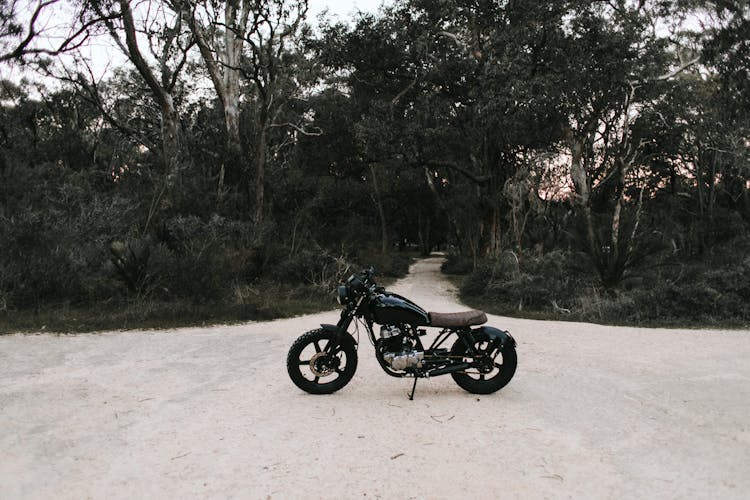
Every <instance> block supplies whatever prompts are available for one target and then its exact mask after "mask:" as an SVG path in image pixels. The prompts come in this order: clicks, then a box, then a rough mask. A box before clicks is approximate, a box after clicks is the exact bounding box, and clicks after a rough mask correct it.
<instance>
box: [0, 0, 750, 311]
mask: <svg viewBox="0 0 750 500" xmlns="http://www.w3.org/2000/svg"><path fill="white" fill-rule="evenodd" d="M53 3H54V2H53ZM14 5H15V4H13V3H12V2H11V3H9V2H3V1H0V29H1V30H2V31H3V32H2V33H0V53H1V54H0V64H3V63H2V58H3V57H5V58H7V60H9V61H13V62H23V63H24V64H25V65H27V66H26V67H32V66H33V67H35V68H37V69H39V70H41V71H43V72H44V74H45V75H47V77H49V76H51V75H52V76H54V75H56V76H58V77H59V78H60V80H59V85H57V86H55V87H54V88H45V87H44V86H43V85H41V84H36V85H35V86H34V90H33V91H32V89H31V87H32V86H31V84H30V83H29V81H27V80H20V81H17V82H10V81H7V80H3V81H0V315H4V316H5V319H7V318H8V317H9V316H10V315H11V313H12V314H20V315H24V314H27V315H35V314H40V315H42V314H44V310H48V309H50V310H60V311H65V310H75V311H77V312H76V313H75V314H79V312H81V311H83V310H85V309H86V308H92V309H97V308H103V309H105V310H109V311H110V312H111V314H112V317H119V318H120V319H122V321H124V322H126V323H127V324H132V323H131V322H132V321H133V320H134V318H135V317H137V313H136V312H137V311H141V312H143V317H144V318H151V319H154V321H156V320H155V318H156V316H158V315H159V314H163V315H165V316H169V315H170V314H171V313H169V312H168V309H169V306H168V305H170V304H172V305H174V307H175V310H176V311H182V312H183V313H185V311H186V310H188V309H189V308H190V306H191V305H193V306H194V307H195V310H196V311H198V312H196V314H195V315H192V316H191V315H189V314H187V313H185V314H184V315H185V316H186V317H187V316H190V317H192V318H193V319H194V320H195V321H199V318H200V317H203V318H206V319H212V318H213V316H212V315H211V313H210V307H209V305H210V304H213V306H211V307H218V309H219V310H221V311H223V312H221V313H217V316H216V317H217V318H218V317H219V316H221V318H223V319H227V318H231V317H232V315H233V314H235V315H236V317H237V318H243V319H244V318H250V317H255V316H254V315H258V316H262V315H266V314H269V315H270V314H281V313H283V309H284V307H286V306H284V304H285V303H286V304H287V305H288V307H289V308H291V309H298V308H300V304H301V303H302V302H303V300H304V297H306V296H308V295H311V294H317V295H316V296H320V297H322V296H324V295H326V294H324V293H321V292H323V291H327V290H330V289H331V288H332V287H333V286H335V284H336V283H337V282H338V280H339V279H340V278H341V277H342V275H345V274H346V273H347V272H350V271H351V270H352V269H353V268H354V269H356V268H362V267H366V266H369V265H374V266H375V267H376V269H377V271H378V274H379V275H380V276H383V277H397V276H402V275H403V274H404V273H406V272H407V270H408V265H409V262H410V260H411V257H412V256H413V255H414V252H418V253H419V254H422V255H427V254H429V253H430V252H431V251H433V250H435V249H450V252H451V253H450V255H449V257H448V260H447V262H446V264H445V266H444V271H445V272H448V273H453V274H466V280H465V283H464V286H463V288H462V291H463V293H464V295H465V296H466V297H468V298H470V299H471V300H478V301H485V302H488V303H490V304H495V305H496V306H497V307H499V308H501V309H502V310H503V311H506V312H510V311H515V312H518V311H519V310H521V311H522V312H525V313H528V312H529V311H537V312H549V313H551V314H553V315H557V316H562V317H571V318H572V317H575V318H579V319H585V320H592V321H636V322H658V321H660V320H662V319H664V320H669V321H673V320H677V319H678V318H684V319H685V320H690V321H692V320H695V321H714V320H717V321H718V320H719V319H720V318H727V320H728V321H737V322H742V321H743V320H744V319H743V318H746V317H747V305H746V304H747V302H748V301H747V288H746V283H747V278H748V275H747V269H746V264H745V263H742V264H740V262H744V261H742V259H741V258H738V257H737V256H738V255H746V254H747V247H746V246H744V245H745V243H744V242H745V241H746V238H747V235H748V234H750V148H748V142H747V138H748V137H750V113H748V112H747V111H748V105H749V104H750V101H749V100H748V95H750V93H748V92H747V71H748V51H747V43H746V42H747V32H748V26H749V25H748V21H747V19H748V16H747V14H748V8H747V6H745V5H739V4H737V5H735V4H734V3H732V2H709V1H697V0H696V1H689V2H683V1H679V2H678V1H661V0H659V1H656V0H654V1H651V0H647V1H642V2H628V1H620V0H617V1H612V2H584V1H580V0H566V1H562V2H546V1H541V0H529V1H524V2H505V1H503V2H474V1H468V0H456V1H453V2H435V1H426V0H399V1H397V2H394V3H393V4H391V5H390V6H389V7H386V8H383V9H382V10H380V11H379V12H377V13H361V14H359V15H357V16H356V17H355V19H354V20H353V22H352V23H351V24H347V23H335V22H333V21H330V20H328V21H324V22H323V23H322V24H321V25H320V27H319V28H320V29H319V30H317V31H314V30H312V29H310V27H309V26H306V25H305V24H304V22H303V21H304V14H305V12H306V5H307V4H306V2H305V1H304V0H268V1H265V0H264V1H261V2H260V3H258V4H257V5H256V7H257V8H258V11H257V12H256V14H257V15H249V17H248V18H247V20H245V21H243V19H242V18H241V16H240V15H239V13H238V12H241V9H240V10H239V11H238V10H237V9H233V8H227V9H225V8H224V7H226V6H227V5H225V3H224V2H218V3H215V4H212V5H211V6H208V5H207V4H206V5H202V4H199V5H196V6H194V7H195V8H193V7H191V5H188V3H185V2H161V3H159V4H158V5H156V4H155V5H154V9H124V8H122V7H123V6H125V5H127V2H84V4H81V5H80V6H78V7H79V8H80V9H82V10H80V9H77V10H76V19H75V20H73V19H70V21H71V22H70V23H69V24H70V25H71V26H73V25H75V26H85V29H83V31H80V32H78V31H76V30H74V31H73V32H72V34H73V35H75V36H74V39H73V40H72V43H74V42H75V41H76V40H80V39H82V38H83V39H85V38H86V37H88V36H93V35H94V34H96V33H106V34H108V35H110V37H111V38H112V39H118V40H121V41H123V43H125V42H127V41H128V37H129V36H130V38H131V41H132V37H133V34H134V33H136V32H138V33H142V36H145V37H146V38H148V39H149V40H150V42H151V43H149V44H143V45H142V46H141V47H140V50H141V51H146V50H148V51H151V52H152V54H147V53H145V52H144V53H140V52H139V51H136V50H135V49H136V48H137V47H134V46H133V45H132V44H131V45H130V46H128V45H127V43H126V44H125V46H123V48H124V49H125V50H126V51H127V52H128V54H129V58H128V63H127V64H126V65H125V66H124V67H120V68H114V69H113V71H112V72H110V73H108V74H107V77H106V78H103V79H101V80H99V79H94V78H93V76H92V75H93V72H91V71H89V70H88V69H87V68H86V67H85V64H84V63H85V61H83V60H82V59H81V58H75V57H74V58H72V59H62V58H60V59H57V60H55V59H49V58H45V59H43V58H41V54H39V53H35V52H34V50H37V49H38V48H40V45H38V44H37V42H38V40H36V41H34V43H32V44H30V45H26V46H24V47H21V50H20V52H18V53H17V54H16V51H15V49H14V48H15V47H18V46H19V45H18V43H19V42H21V41H22V40H23V36H22V35H23V30H24V29H25V28H24V26H23V25H22V24H21V23H19V21H18V15H17V13H16V12H15V11H14V10H13V7H14ZM40 5H41V4H40ZM232 5H240V6H242V5H246V6H247V5H250V3H247V2H245V1H240V2H236V3H235V4H232ZM229 7H231V6H229ZM104 14H106V15H107V16H109V17H108V18H107V19H101V18H100V16H101V15H104ZM124 15H130V16H131V17H132V18H133V19H128V18H126V17H124ZM212 16H214V17H215V18H214V17H212ZM222 16H224V17H226V19H223V18H222ZM696 17H699V18H700V19H701V20H702V21H704V25H705V28H706V29H705V30H701V31H700V32H698V31H696V30H694V28H693V26H692V25H691V24H690V22H686V21H685V20H689V19H694V18H696ZM224 21H227V22H226V23H224ZM229 21H231V22H229ZM243 22H244V23H245V24H244V25H242V26H241V24H242V23H243ZM82 23H83V24H82ZM222 23H224V24H225V25H226V26H230V25H231V26H234V28H232V29H231V30H229V31H224V30H220V29H217V28H216V27H217V26H221V25H222ZM654 27H658V29H654ZM242 29H246V31H244V33H245V34H244V35H242V33H243V31H242ZM238 36H244V39H243V40H239V39H237V38H236V37H238ZM230 39H234V41H235V42H237V43H236V44H234V45H232V46H231V47H230V46H228V45H226V43H227V40H230ZM194 42H195V44H194ZM240 42H241V43H240ZM63 49H64V50H65V51H68V49H71V50H72V46H70V45H65V46H64V47H63ZM52 52H55V51H52ZM35 54H36V55H35ZM139 54H140V56H143V57H138V56H139ZM37 55H38V56H40V57H37ZM47 55H48V56H51V54H47ZM151 56H153V57H151ZM216 57H218V58H220V59H221V58H223V59H222V61H225V62H226V60H228V58H230V57H231V58H232V60H233V61H235V63H236V66H233V65H228V64H224V65H220V64H219V63H218V62H217V61H216V60H215V59H214V58H216ZM32 63H33V64H32ZM209 80H210V81H211V83H212V84H213V90H212V91H210V92H202V88H203V86H204V85H203V84H202V83H200V82H208V81H209ZM743 249H744V250H743ZM742 252H745V253H744V254H743V253H742ZM743 280H745V281H743ZM295 289H299V290H301V291H300V294H301V295H299V296H297V295H295V294H296V292H295V291H294V290H295ZM263 290H268V291H269V292H271V293H270V296H271V297H268V296H267V295H266V294H265V293H263ZM275 292H278V293H275ZM273 295H276V296H277V297H276V299H274V298H273ZM282 296H283V297H287V298H288V299H289V300H286V299H284V300H281V299H279V297H282ZM277 299H278V300H277ZM274 300H276V302H274ZM285 300H286V302H285ZM220 304H226V307H219V306H218V305H220ZM275 304H276V305H275ZM122 311H125V312H122ZM127 311H130V312H127ZM567 311H569V312H567ZM121 312H122V314H120V313H121ZM179 316H180V314H178V313H174V317H175V318H177V317H179ZM151 319H149V321H151ZM87 324H93V323H87Z"/></svg>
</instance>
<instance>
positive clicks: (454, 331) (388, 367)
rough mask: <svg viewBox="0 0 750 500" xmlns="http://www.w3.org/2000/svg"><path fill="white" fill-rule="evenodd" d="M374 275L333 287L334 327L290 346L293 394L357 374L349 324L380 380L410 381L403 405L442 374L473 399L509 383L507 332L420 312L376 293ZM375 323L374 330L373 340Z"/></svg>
mask: <svg viewBox="0 0 750 500" xmlns="http://www.w3.org/2000/svg"><path fill="white" fill-rule="evenodd" d="M374 274H375V270H374V269H373V268H372V267H370V268H368V269H366V270H364V271H362V272H360V273H355V274H353V275H352V276H350V277H349V279H347V280H346V282H345V284H344V285H342V286H339V287H338V289H337V295H338V297H337V300H338V303H339V304H340V305H341V306H342V310H341V318H340V319H339V321H338V323H337V324H336V325H329V324H323V325H320V328H317V329H315V330H311V331H309V332H307V333H305V334H303V335H302V336H300V337H299V338H298V339H297V340H296V341H295V342H294V343H293V344H292V347H291V348H290V349H289V354H288V355H287V372H288V373H289V377H290V378H291V379H292V382H294V384H295V385H296V386H297V387H299V388H300V389H302V390H303V391H305V392H308V393H310V394H330V393H333V392H335V391H338V390H339V389H341V388H343V387H344V386H345V385H346V384H348V383H349V381H350V380H351V379H352V377H353V376H354V372H355V371H356V369H357V347H358V341H357V340H356V339H355V338H354V336H353V335H352V334H351V333H349V327H350V326H351V325H352V323H353V322H354V323H355V327H357V328H356V330H357V332H359V328H358V326H357V325H359V324H362V325H363V326H364V328H365V330H366V331H367V334H368V337H369V339H370V342H371V343H372V345H373V346H374V347H375V357H376V358H377V360H378V363H379V364H380V367H381V368H382V369H383V371H384V372H385V373H387V374H388V375H390V376H392V377H413V378H414V384H413V385H412V388H411V393H410V394H409V399H410V400H412V399H414V391H415V390H416V386H417V380H418V379H420V378H428V377H436V376H439V375H448V374H450V375H451V377H453V380H454V381H455V382H456V384H458V385H459V386H460V387H461V388H463V389H464V390H466V391H468V392H471V393H473V394H491V393H493V392H495V391H498V390H500V389H501V388H503V387H504V386H505V385H507V384H508V382H510V380H511V379H512V378H513V375H514V373H515V371H516V364H517V357H516V341H515V340H514V339H513V337H512V336H511V335H510V333H508V332H507V331H503V330H499V329H497V328H493V327H490V326H479V325H483V324H484V323H486V322H487V315H486V314H485V313H483V312H481V311H475V310H470V311H465V312H458V313H436V312H426V311H425V310H424V309H422V308H421V307H419V306H418V305H417V304H415V303H414V302H412V301H410V300H409V299H407V298H405V297H402V296H400V295H397V294H395V293H391V292H388V291H386V290H385V288H383V287H382V286H379V285H378V284H377V283H376V282H375V280H374V279H373V275H374ZM375 324H378V325H380V331H379V335H377V336H376V335H375V330H374V325H375ZM428 327H430V328H439V329H440V330H439V332H438V333H437V336H436V337H435V339H434V340H433V341H432V342H431V343H430V345H429V347H427V348H425V347H424V345H423V343H422V337H424V336H425V335H427V328H428ZM454 337H455V340H454V341H453V344H452V345H451V347H450V348H448V347H446V346H447V341H448V339H449V338H454Z"/></svg>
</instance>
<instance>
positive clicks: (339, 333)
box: [320, 308, 354, 356]
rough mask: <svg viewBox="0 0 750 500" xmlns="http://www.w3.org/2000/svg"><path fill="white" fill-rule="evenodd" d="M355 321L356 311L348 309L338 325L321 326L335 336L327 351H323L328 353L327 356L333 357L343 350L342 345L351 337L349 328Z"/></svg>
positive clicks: (343, 312)
mask: <svg viewBox="0 0 750 500" xmlns="http://www.w3.org/2000/svg"><path fill="white" fill-rule="evenodd" d="M353 320H354V311H353V310H350V309H349V308H346V309H344V310H343V311H341V318H340V319H339V322H338V323H337V324H335V325H327V324H322V325H320V327H321V328H322V329H323V330H324V331H327V332H332V333H333V334H334V335H333V340H332V341H331V342H328V345H326V347H325V349H323V350H324V351H325V352H326V354H329V355H331V356H333V355H335V354H336V353H337V352H338V351H339V349H340V348H341V345H342V344H343V343H344V341H345V339H346V337H347V336H348V335H349V326H351V324H352V321H353Z"/></svg>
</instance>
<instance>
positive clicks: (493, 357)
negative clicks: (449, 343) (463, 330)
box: [451, 332, 518, 394]
mask: <svg viewBox="0 0 750 500" xmlns="http://www.w3.org/2000/svg"><path fill="white" fill-rule="evenodd" d="M474 339H475V341H474V349H475V350H476V351H477V353H478V356H474V355H473V354H472V353H471V352H470V351H469V349H467V347H466V345H465V344H464V342H463V341H462V340H461V339H460V338H459V339H458V340H456V342H455V343H454V344H453V347H452V348H451V355H452V356H462V357H463V358H464V361H465V362H467V363H470V364H471V365H472V368H469V369H467V370H465V371H464V372H456V373H451V376H452V377H453V380H454V381H455V382H456V384H458V385H459V386H460V387H461V388H462V389H464V390H466V391H469V392H471V393H472V394H492V393H493V392H496V391H499V390H500V389H502V388H503V387H505V386H506V385H507V384H508V382H510V379H512V378H513V375H514V374H515V373H516V365H517V364H518V358H517V357H516V348H515V347H514V346H513V342H506V343H505V346H503V347H502V348H501V347H500V346H499V345H497V344H496V343H495V342H493V341H492V339H491V338H490V336H489V335H487V334H486V333H483V332H481V333H480V332H478V333H474Z"/></svg>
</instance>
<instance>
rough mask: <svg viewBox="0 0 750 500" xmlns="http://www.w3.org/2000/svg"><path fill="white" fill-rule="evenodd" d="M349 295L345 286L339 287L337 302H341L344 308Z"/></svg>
mask: <svg viewBox="0 0 750 500" xmlns="http://www.w3.org/2000/svg"><path fill="white" fill-rule="evenodd" d="M347 295H348V290H347V289H346V287H345V286H340V287H338V293H337V296H336V300H338V302H339V304H340V305H342V306H343V305H344V304H346V303H347Z"/></svg>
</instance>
